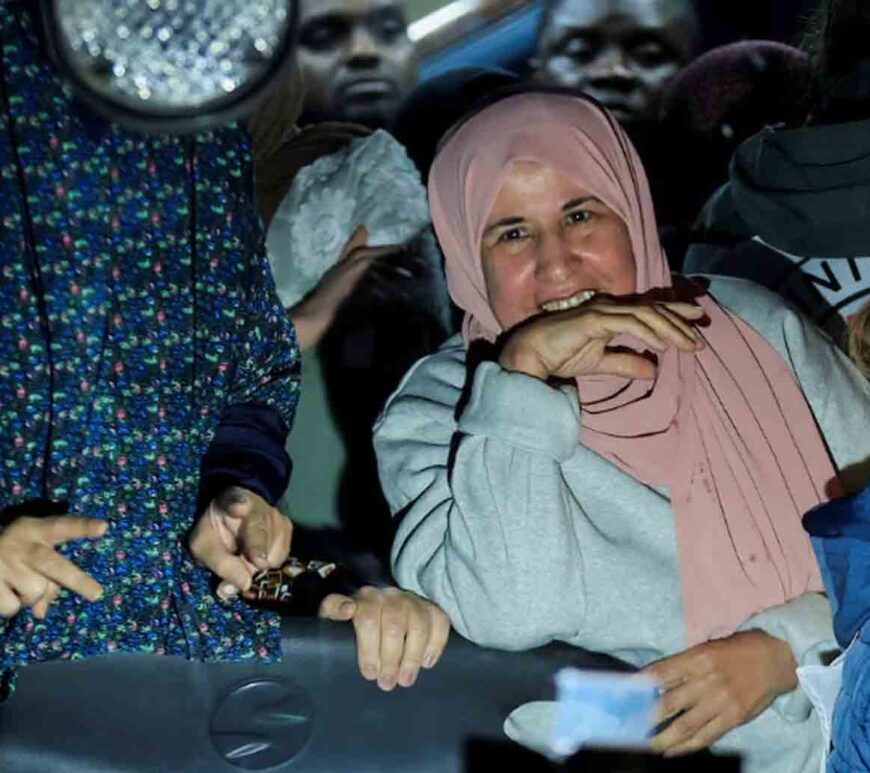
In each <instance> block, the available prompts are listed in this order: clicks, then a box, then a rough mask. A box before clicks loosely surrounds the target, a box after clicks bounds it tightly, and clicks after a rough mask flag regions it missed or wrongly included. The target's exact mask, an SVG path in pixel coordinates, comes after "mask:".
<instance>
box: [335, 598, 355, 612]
mask: <svg viewBox="0 0 870 773" xmlns="http://www.w3.org/2000/svg"><path fill="white" fill-rule="evenodd" d="M355 606H356V605H355V604H354V603H353V602H352V601H349V600H348V601H342V602H341V605H340V606H339V608H338V614H340V615H350V614H353V610H354V608H355Z"/></svg>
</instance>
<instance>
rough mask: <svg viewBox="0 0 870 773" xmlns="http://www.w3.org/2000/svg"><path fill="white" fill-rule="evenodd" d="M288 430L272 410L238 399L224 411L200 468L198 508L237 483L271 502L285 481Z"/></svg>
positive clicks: (201, 508) (276, 499)
mask: <svg viewBox="0 0 870 773" xmlns="http://www.w3.org/2000/svg"><path fill="white" fill-rule="evenodd" d="M289 431H290V430H289V428H288V427H287V424H286V422H285V421H284V419H283V417H282V416H281V414H280V413H279V412H278V410H277V409H275V408H273V407H271V406H268V405H259V404H255V403H243V404H236V405H231V406H230V407H229V408H227V410H226V411H224V414H223V416H222V417H221V422H220V424H219V425H218V428H217V429H216V430H215V434H214V438H213V439H212V441H211V444H210V445H209V447H208V449H207V450H206V453H205V457H204V459H203V462H202V468H201V470H200V494H199V504H200V508H199V509H200V511H202V510H204V509H205V507H206V506H207V505H208V503H209V502H211V500H212V499H214V497H215V496H217V495H218V494H219V493H220V492H221V491H223V490H224V489H226V488H228V487H230V486H241V487H242V488H246V489H248V490H250V491H253V492H254V493H255V494H259V495H260V496H261V497H263V499H265V500H266V501H267V502H268V503H269V504H270V505H272V506H274V505H275V504H276V503H277V502H278V500H279V499H280V498H281V495H282V494H283V493H284V491H285V489H286V488H287V484H288V483H289V482H290V471H291V469H292V463H291V461H290V457H289V456H288V455H287V451H286V450H285V449H284V446H285V443H286V441H287V435H288V433H289Z"/></svg>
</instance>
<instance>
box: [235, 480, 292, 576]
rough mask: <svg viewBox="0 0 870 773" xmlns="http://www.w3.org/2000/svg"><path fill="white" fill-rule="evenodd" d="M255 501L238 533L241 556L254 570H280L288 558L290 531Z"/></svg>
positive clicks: (273, 511)
mask: <svg viewBox="0 0 870 773" xmlns="http://www.w3.org/2000/svg"><path fill="white" fill-rule="evenodd" d="M257 499H258V500H259V501H255V503H254V504H253V507H252V508H251V510H250V512H249V513H248V514H247V515H246V516H245V518H244V520H243V521H242V526H241V528H240V529H239V541H240V543H241V548H242V552H243V554H244V556H245V558H247V559H248V560H249V561H250V562H251V563H253V564H254V566H256V567H257V568H258V569H269V568H270V567H277V566H281V564H283V563H284V561H285V560H286V558H287V556H288V555H289V554H290V540H291V538H292V532H293V527H292V525H291V523H290V520H289V519H288V518H285V517H284V516H283V515H282V514H281V513H280V512H279V511H278V510H276V509H275V508H274V507H272V506H271V505H269V504H268V503H266V501H265V500H263V499H260V498H259V497H258V498H257Z"/></svg>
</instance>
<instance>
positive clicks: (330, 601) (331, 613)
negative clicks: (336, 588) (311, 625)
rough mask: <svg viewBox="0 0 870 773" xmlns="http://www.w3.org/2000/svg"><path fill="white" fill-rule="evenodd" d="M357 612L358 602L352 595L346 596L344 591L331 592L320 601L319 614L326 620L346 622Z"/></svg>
mask: <svg viewBox="0 0 870 773" xmlns="http://www.w3.org/2000/svg"><path fill="white" fill-rule="evenodd" d="M355 612H356V604H355V603H354V600H353V599H352V598H351V597H350V596H345V595H344V594H343V593H330V594H329V595H328V596H327V597H326V598H325V599H323V601H321V602H320V609H319V610H318V612H317V616H318V617H320V618H322V619H324V620H335V621H337V622H346V621H348V620H350V619H351V618H352V617H353V616H354V613H355Z"/></svg>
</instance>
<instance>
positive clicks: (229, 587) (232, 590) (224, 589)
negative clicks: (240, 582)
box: [218, 582, 239, 598]
mask: <svg viewBox="0 0 870 773" xmlns="http://www.w3.org/2000/svg"><path fill="white" fill-rule="evenodd" d="M218 593H219V594H220V595H222V596H224V597H225V598H232V597H233V596H237V595H238V593H239V589H238V588H237V587H236V586H235V585H233V584H232V583H231V582H225V583H224V584H223V585H221V587H220V589H219V590H218Z"/></svg>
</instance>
